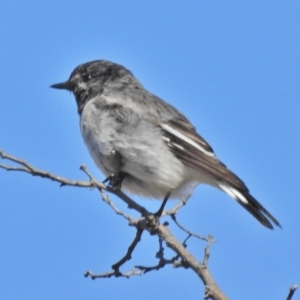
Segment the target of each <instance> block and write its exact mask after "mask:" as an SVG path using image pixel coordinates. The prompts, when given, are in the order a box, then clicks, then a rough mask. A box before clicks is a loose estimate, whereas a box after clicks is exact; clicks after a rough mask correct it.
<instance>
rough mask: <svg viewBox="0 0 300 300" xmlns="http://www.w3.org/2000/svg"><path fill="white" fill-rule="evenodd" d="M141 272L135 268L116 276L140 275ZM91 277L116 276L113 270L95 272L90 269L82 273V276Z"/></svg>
mask: <svg viewBox="0 0 300 300" xmlns="http://www.w3.org/2000/svg"><path fill="white" fill-rule="evenodd" d="M142 274H143V271H141V270H136V269H134V268H133V269H131V270H130V271H129V272H127V273H118V276H117V277H125V278H129V277H131V276H133V275H139V276H140V275H142ZM89 276H90V277H91V278H92V279H96V278H110V277H113V276H116V272H115V271H110V272H107V273H103V274H95V273H93V272H92V271H86V272H85V273H84V277H89Z"/></svg>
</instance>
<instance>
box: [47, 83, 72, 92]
mask: <svg viewBox="0 0 300 300" xmlns="http://www.w3.org/2000/svg"><path fill="white" fill-rule="evenodd" d="M50 87H51V88H54V89H60V90H68V91H72V84H71V82H70V81H66V82H62V83H56V84H52V85H50Z"/></svg>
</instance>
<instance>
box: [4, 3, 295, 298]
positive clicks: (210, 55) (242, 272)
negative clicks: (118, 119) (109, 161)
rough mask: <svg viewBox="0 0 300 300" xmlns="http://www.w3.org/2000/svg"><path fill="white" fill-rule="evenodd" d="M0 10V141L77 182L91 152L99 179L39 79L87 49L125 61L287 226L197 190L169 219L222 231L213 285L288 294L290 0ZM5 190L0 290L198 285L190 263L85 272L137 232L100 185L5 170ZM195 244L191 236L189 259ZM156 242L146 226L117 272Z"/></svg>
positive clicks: (230, 290)
mask: <svg viewBox="0 0 300 300" xmlns="http://www.w3.org/2000/svg"><path fill="white" fill-rule="evenodd" d="M0 17H1V18H0V20H1V21H0V22H1V26H0V38H1V47H0V60H1V72H0V76H1V79H0V82H1V100H0V101H1V110H0V120H1V126H0V149H2V150H4V151H6V152H9V153H11V154H13V155H15V156H18V157H22V158H24V159H26V160H27V161H28V162H30V163H32V164H33V165H34V166H36V167H38V168H41V169H44V170H48V171H50V172H52V173H55V174H58V175H61V176H65V177H69V178H72V179H85V178H86V177H85V175H84V174H83V173H82V172H81V171H80V170H79V166H80V165H81V164H86V165H87V167H88V168H89V170H90V171H91V172H92V173H93V174H95V176H97V177H98V178H99V179H102V178H103V176H102V174H101V173H100V171H98V170H97V168H96V167H95V166H94V163H93V161H92V159H91V158H90V156H89V154H88V152H87V149H86V148H85V145H84V143H83V141H82V138H81V136H80V132H79V126H78V122H79V118H78V115H77V112H76V106H75V101H74V99H73V96H72V95H70V94H69V93H66V92H60V91H57V90H52V89H49V86H50V85H51V84H53V83H57V82H61V81H63V80H66V79H67V78H68V77H69V75H70V73H71V71H72V70H73V69H74V68H75V67H76V66H77V65H78V64H81V63H84V62H87V61H89V60H94V59H108V60H111V61H114V62H117V63H119V64H122V65H124V66H126V67H127V68H129V69H130V70H131V71H132V72H133V73H134V74H135V75H136V76H137V77H138V78H139V79H140V81H141V82H142V83H143V85H144V86H145V87H146V88H147V89H149V90H150V91H151V92H153V93H154V94H156V95H157V96H159V97H161V98H163V99H164V100H166V101H168V102H169V103H171V104H172V105H174V106H176V107H177V108H178V109H180V110H181V111H182V112H183V113H184V114H185V115H186V116H187V117H189V118H190V120H191V121H192V122H193V123H194V125H195V126H196V127H197V129H198V131H199V132H200V134H201V135H202V136H203V137H204V138H205V139H206V140H207V141H208V142H209V143H210V144H211V145H212V147H213V148H214V150H215V152H216V154H217V155H218V157H219V158H220V159H221V160H222V161H223V162H224V163H225V164H226V165H227V166H229V167H230V168H231V169H232V170H233V171H234V172H235V173H237V174H238V175H239V176H240V177H241V178H242V179H243V180H244V181H245V182H246V184H247V185H248V187H249V189H250V191H251V192H252V194H253V195H254V196H255V197H256V198H257V199H258V200H259V201H260V202H261V203H262V204H263V205H265V206H266V207H267V208H268V210H270V211H271V212H272V213H273V214H274V215H275V216H276V217H277V218H278V220H279V221H280V222H281V224H282V226H283V230H280V229H276V230H275V231H270V230H267V229H265V228H263V227H262V226H260V224H259V223H258V222H257V221H256V220H255V219H254V218H252V216H250V215H249V214H248V213H247V212H246V211H245V210H244V209H243V208H241V207H240V206H239V205H237V204H236V203H235V202H234V201H233V200H232V199H231V198H229V197H228V196H227V195H225V194H223V193H221V192H219V191H217V190H214V189H212V188H210V187H206V186H199V187H198V188H197V189H196V191H195V193H194V194H193V196H192V198H191V199H190V201H189V203H188V205H187V206H185V207H184V208H183V209H182V210H181V212H180V214H179V215H178V220H179V221H180V222H181V223H182V224H184V226H186V227H187V228H189V229H190V230H193V231H195V232H197V233H199V234H202V235H207V234H208V233H210V234H212V235H213V236H214V237H215V238H216V239H217V240H218V243H215V244H214V245H213V246H212V249H211V258H210V260H209V267H210V269H211V272H212V275H213V277H214V278H215V280H216V281H217V283H218V284H219V286H220V287H221V289H222V290H223V291H224V292H225V293H226V294H227V295H228V296H229V297H230V299H285V297H286V295H287V293H288V288H289V286H290V285H292V284H294V283H298V284H300V259H299V253H300V218H299V210H300V204H299V194H298V190H299V185H300V184H299V166H300V155H299V153H300V151H299V148H300V139H299V131H300V114H299V113H300V104H299V95H300V55H299V53H300V40H299V36H300V2H299V1H278V0H272V1H271V0H270V1H261V0H260V1H256V0H253V1H247V2H246V1H203V0H197V1H193V0H192V1H189V2H185V3H183V1H156V0H154V1H110V2H109V1H49V2H42V1H36V0H32V1H22V2H20V1H14V0H13V1H2V3H1V12H0ZM0 189H1V201H0V228H1V230H0V240H1V244H0V269H1V272H0V286H1V289H0V298H1V299H91V300H92V299H133V300H134V299H141V298H142V297H143V299H154V298H155V299H166V298H167V297H168V298H170V299H199V298H200V297H202V295H203V285H202V283H201V282H200V280H199V279H198V278H197V277H196V275H195V274H194V273H193V272H192V271H190V270H180V269H178V270H174V269H173V268H172V267H166V268H165V269H163V270H161V271H159V272H152V273H149V274H146V275H144V276H141V277H133V278H131V279H129V280H126V279H122V278H121V279H115V278H112V279H106V280H96V281H92V280H90V279H86V278H84V277H83V273H84V272H85V271H86V270H87V269H90V270H93V271H95V272H105V271H108V270H110V266H111V264H113V263H115V262H116V261H117V260H119V259H120V257H121V256H122V255H123V254H124V253H125V251H126V249H127V247H128V245H129V243H130V242H131V240H132V239H133V237H134V234H135V232H134V229H133V228H130V227H128V226H127V223H126V222H125V220H123V219H122V218H120V217H118V216H116V215H115V214H114V213H113V211H112V210H111V209H110V208H109V207H107V205H106V204H104V203H103V202H102V201H101V200H100V198H99V195H98V193H97V191H90V190H84V189H76V188H70V187H64V188H60V187H59V186H58V184H56V183H53V182H50V181H48V180H43V179H40V178H35V177H32V176H29V175H26V174H21V173H7V172H5V171H3V170H0ZM113 199H114V198H113ZM114 200H115V201H116V203H117V204H118V205H119V206H120V207H121V208H124V205H123V204H122V203H121V201H119V200H117V199H114ZM138 201H140V203H142V204H145V205H146V206H147V208H149V209H151V210H152V211H155V210H156V209H157V208H158V206H159V202H157V201H147V200H141V199H138ZM130 213H132V212H130ZM171 228H172V230H174V232H175V233H176V235H177V236H178V238H179V239H180V240H183V239H184V238H185V235H184V234H183V233H181V232H179V231H178V230H177V229H176V228H175V227H174V226H171ZM204 247H205V244H204V243H203V242H201V241H197V240H196V239H191V240H190V241H189V242H188V249H189V250H190V251H191V252H192V253H193V254H194V255H196V256H197V257H198V258H199V259H202V257H203V249H204ZM156 251H157V239H156V238H155V237H152V236H150V235H148V234H145V235H144V236H143V239H142V242H141V243H140V244H139V246H138V249H137V250H136V252H135V253H134V255H133V259H132V260H131V261H130V262H129V263H127V264H126V265H125V267H124V268H123V270H124V271H127V270H129V269H131V267H132V266H134V265H143V264H144V265H152V264H155V262H156V260H155V253H156ZM166 254H167V255H169V256H171V255H172V253H171V252H169V251H167V250H166ZM296 295H298V298H299V292H298V293H297V294H296Z"/></svg>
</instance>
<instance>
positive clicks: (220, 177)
mask: <svg viewBox="0 0 300 300" xmlns="http://www.w3.org/2000/svg"><path fill="white" fill-rule="evenodd" d="M160 126H161V129H162V132H163V135H164V140H165V141H166V143H167V145H168V146H169V148H170V150H171V151H172V152H173V154H174V155H175V156H176V157H177V158H178V159H180V160H181V161H182V163H183V164H185V165H187V166H189V167H191V168H194V169H199V170H201V171H202V172H205V173H207V174H208V175H209V176H211V177H212V178H214V179H216V180H217V181H218V182H220V183H226V184H227V185H228V186H229V187H232V188H234V189H235V190H237V191H238V192H239V193H240V194H241V195H242V197H243V198H244V199H246V200H247V202H245V200H243V199H241V198H239V197H238V196H236V197H235V199H236V200H237V202H239V204H241V205H242V206H243V207H244V208H245V209H246V210H247V211H248V212H249V213H250V214H252V215H253V216H254V217H255V218H256V219H257V220H258V221H259V222H260V223H261V224H262V225H264V226H266V227H268V228H270V229H273V226H272V224H271V222H270V220H271V221H272V222H273V223H274V224H275V225H277V226H279V227H281V226H280V224H279V222H278V221H277V220H276V219H275V218H274V217H273V216H272V215H271V214H270V213H269V212H268V211H267V210H266V209H265V208H264V207H263V206H262V205H261V204H260V203H259V202H258V201H257V200H256V199H255V198H254V197H252V196H251V195H250V193H249V190H248V188H247V187H246V185H245V184H244V182H243V181H242V180H241V179H240V178H239V177H237V176H236V175H235V174H234V173H233V172H231V171H230V170H229V169H228V168H227V167H226V166H225V165H224V164H223V163H222V162H220V161H219V160H218V159H217V158H216V156H215V155H214V152H213V149H212V148H211V147H210V145H209V144H208V143H207V142H206V141H205V140H204V139H203V138H202V137H201V136H200V135H198V134H197V132H196V130H195V128H194V127H193V126H191V124H190V123H189V122H184V120H182V119H181V120H178V121H177V120H176V121H175V120H172V121H169V122H167V123H165V124H161V125H160ZM269 219H270V220H269Z"/></svg>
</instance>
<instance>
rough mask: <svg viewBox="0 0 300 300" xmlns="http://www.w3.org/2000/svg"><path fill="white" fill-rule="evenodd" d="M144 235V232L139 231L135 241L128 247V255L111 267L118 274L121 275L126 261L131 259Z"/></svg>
mask: <svg viewBox="0 0 300 300" xmlns="http://www.w3.org/2000/svg"><path fill="white" fill-rule="evenodd" d="M142 234H143V230H141V229H137V231H136V235H135V238H134V240H133V241H132V243H131V245H130V246H129V247H128V250H127V253H126V254H125V255H124V257H123V258H122V259H120V260H119V261H118V262H117V263H115V264H113V265H112V266H111V267H112V269H113V270H114V271H115V272H116V274H118V273H120V271H119V269H120V267H121V266H122V265H123V264H125V262H126V261H129V260H130V259H131V254H132V252H133V251H134V249H135V247H136V245H137V244H138V243H139V242H140V240H141V237H142Z"/></svg>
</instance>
